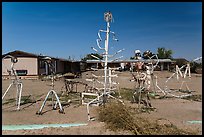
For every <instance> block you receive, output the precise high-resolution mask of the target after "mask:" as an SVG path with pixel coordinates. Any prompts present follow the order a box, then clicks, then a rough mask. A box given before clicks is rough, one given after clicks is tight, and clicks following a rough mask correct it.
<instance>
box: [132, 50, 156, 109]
mask: <svg viewBox="0 0 204 137" xmlns="http://www.w3.org/2000/svg"><path fill="white" fill-rule="evenodd" d="M138 51H139V50H138ZM147 57H148V58H149V60H152V59H153V58H154V57H156V63H155V65H154V63H153V61H151V62H150V63H148V65H145V68H146V72H140V69H141V68H140V69H139V70H137V73H136V75H134V74H133V69H131V71H130V72H131V74H132V76H133V79H134V80H133V81H135V82H136V83H139V85H138V86H137V87H136V90H135V92H134V93H133V99H134V101H135V96H136V95H138V99H139V100H138V108H140V104H141V95H142V94H141V93H142V92H145V95H146V104H147V107H152V106H151V102H150V98H149V90H150V87H151V82H152V83H153V86H154V92H156V88H155V86H156V87H157V88H159V89H160V87H159V86H158V85H157V79H156V84H155V83H154V80H153V79H154V77H155V78H157V76H156V75H154V73H153V71H154V69H155V68H156V66H157V65H158V63H159V60H158V57H157V55H156V54H155V55H153V56H151V57H150V56H148V55H147ZM137 63H140V62H137ZM140 65H144V63H142V64H140ZM141 84H143V85H141Z"/></svg>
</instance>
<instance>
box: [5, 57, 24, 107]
mask: <svg viewBox="0 0 204 137" xmlns="http://www.w3.org/2000/svg"><path fill="white" fill-rule="evenodd" d="M8 57H10V58H11V67H10V70H9V69H7V72H8V73H9V76H10V78H11V83H10V84H9V86H8V88H7V89H6V91H5V93H4V94H3V96H2V101H3V99H4V97H5V96H6V94H7V93H8V91H9V89H10V88H11V87H12V86H16V89H17V93H16V105H17V110H20V103H21V94H22V88H23V83H22V81H21V80H20V79H19V77H18V75H17V72H16V70H15V69H14V64H15V63H17V62H18V59H17V58H16V57H14V56H11V55H6V56H5V57H4V58H2V59H5V58H8ZM12 76H13V77H14V79H12Z"/></svg>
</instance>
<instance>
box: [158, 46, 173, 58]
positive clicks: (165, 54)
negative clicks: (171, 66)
mask: <svg viewBox="0 0 204 137" xmlns="http://www.w3.org/2000/svg"><path fill="white" fill-rule="evenodd" d="M172 54H173V51H172V50H166V49H165V48H164V47H161V48H158V49H157V56H158V58H159V59H172Z"/></svg>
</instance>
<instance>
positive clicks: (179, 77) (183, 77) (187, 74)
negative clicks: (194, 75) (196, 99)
mask: <svg viewBox="0 0 204 137" xmlns="http://www.w3.org/2000/svg"><path fill="white" fill-rule="evenodd" d="M201 59H202V57H198V58H196V59H193V60H192V62H196V61H198V60H201ZM182 70H184V73H182ZM174 75H176V80H175V79H173V76H174ZM187 78H188V79H191V71H190V63H187V64H184V65H183V66H181V67H180V68H179V67H178V65H176V70H175V72H174V73H173V74H172V75H171V76H170V77H169V78H168V79H167V80H166V81H165V89H164V90H163V93H164V96H167V95H169V96H172V97H176V98H183V97H187V96H192V94H191V92H192V91H191V90H190V89H189V87H188V84H187ZM170 79H173V80H175V82H181V85H180V88H179V89H178V90H175V91H181V90H182V87H183V85H184V84H185V86H186V89H187V90H186V94H181V95H176V94H173V93H172V92H173V91H172V90H171V89H169V87H168V86H167V84H168V82H169V80H170Z"/></svg>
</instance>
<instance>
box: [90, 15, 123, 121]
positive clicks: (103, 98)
mask: <svg viewBox="0 0 204 137" xmlns="http://www.w3.org/2000/svg"><path fill="white" fill-rule="evenodd" d="M112 19H113V16H112V13H111V12H105V13H104V20H105V21H106V23H107V29H106V30H99V32H98V37H99V38H98V39H97V40H96V42H97V46H98V48H99V49H100V50H103V51H104V52H103V53H102V56H103V57H104V60H101V59H100V58H98V57H96V56H94V55H92V57H94V58H95V59H97V60H101V61H102V62H103V63H104V69H103V70H104V76H96V75H95V77H103V78H104V82H100V81H97V80H96V81H97V82H98V83H101V84H102V85H103V88H100V89H99V91H101V90H102V91H103V92H102V93H100V92H99V94H98V96H97V97H96V98H95V99H93V100H92V101H90V102H88V103H87V112H88V121H89V120H91V117H90V112H89V106H90V105H92V104H99V105H105V103H106V102H107V99H108V97H111V98H113V99H117V98H115V97H113V96H112V95H111V93H112V92H111V90H112V87H111V85H112V84H113V83H112V81H111V78H112V77H117V75H111V68H109V67H108V62H109V61H110V60H109V58H112V57H115V55H117V54H118V53H120V52H122V51H123V50H124V49H122V50H119V51H117V52H116V53H115V54H113V55H109V53H108V49H109V47H108V46H109V45H108V44H109V36H110V34H112V35H113V40H115V41H118V40H117V39H115V33H114V32H112V31H110V22H112ZM101 32H104V33H106V38H105V47H104V48H102V47H101V46H100V42H101V41H102V39H101V35H100V33H101ZM92 49H93V50H94V51H96V52H98V50H97V49H95V48H93V47H92ZM122 57H123V56H121V57H119V58H122ZM119 58H116V59H114V60H111V61H110V62H113V61H115V60H118V59H119ZM117 100H118V101H120V102H123V101H122V100H120V99H117Z"/></svg>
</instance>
